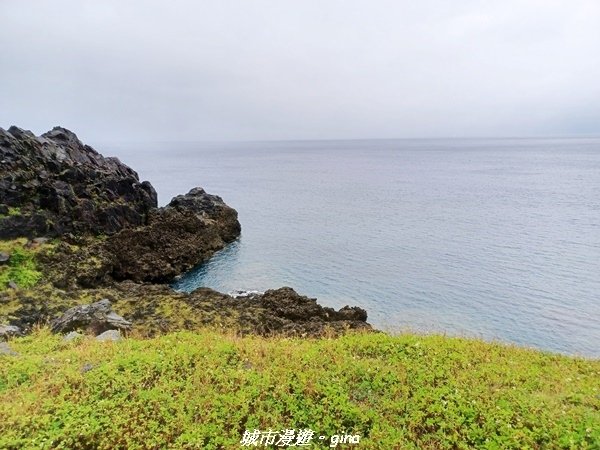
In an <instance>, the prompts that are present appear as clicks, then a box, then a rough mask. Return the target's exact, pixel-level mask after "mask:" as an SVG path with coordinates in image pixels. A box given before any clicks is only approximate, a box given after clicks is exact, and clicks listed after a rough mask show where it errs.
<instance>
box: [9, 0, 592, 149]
mask: <svg viewBox="0 0 600 450" xmlns="http://www.w3.org/2000/svg"><path fill="white" fill-rule="evenodd" d="M0 18H1V22H2V27H0V44H1V48H2V53H1V60H0V61H1V62H0V98H1V101H0V126H2V127H7V126H9V125H10V124H13V123H15V124H17V125H19V126H23V127H26V128H30V129H32V130H33V131H36V132H43V131H45V130H46V129H48V128H50V127H51V126H53V125H55V124H61V125H64V126H67V127H69V128H72V129H74V130H75V131H76V132H78V133H79V134H80V135H81V136H82V137H83V138H84V139H86V140H90V141H92V142H95V141H103V140H104V141H111V140H123V141H128V140H131V141H135V140H156V139H158V140H211V139H233V140H240V139H296V138H299V139H301V138H307V139H312V138H372V137H382V138H389V137H421V136H422V137H441V136H515V135H568V134H579V133H586V134H598V133H600V83H598V79H600V58H598V56H597V55H600V27H599V26H598V24H599V23H600V3H599V2H597V1H596V0H589V1H586V0H571V1H560V0H554V1H549V0H545V1H542V0H507V1H504V2H497V1H474V0H473V1H469V0H461V1H454V2H447V1H442V0H425V1H420V2H414V1H384V0H371V1H366V0H364V1H356V0H355V1H351V0H346V1H341V0H325V1H323V0H320V1H316V0H303V1H283V0H272V1H266V0H253V1H247V0H246V1H241V0H238V1H233V0H219V1H183V0H175V1H169V2H164V1H156V0H151V1H127V2H123V1H116V0H104V1H102V2H97V1H85V0H84V1H81V0H80V1H75V0H69V1H67V0H62V1H52V2H51V1H42V0H38V1H35V0H30V1H27V2H24V1H18V0H3V1H2V2H0Z"/></svg>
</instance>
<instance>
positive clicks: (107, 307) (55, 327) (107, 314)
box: [50, 299, 131, 334]
mask: <svg viewBox="0 0 600 450" xmlns="http://www.w3.org/2000/svg"><path fill="white" fill-rule="evenodd" d="M50 328H51V330H52V331H53V332H55V333H66V332H69V331H75V330H85V331H88V332H92V333H94V334H99V333H102V332H104V331H106V330H111V329H115V328H117V329H121V330H128V329H130V328H131V322H128V321H127V320H125V319H123V318H122V317H121V316H119V315H118V314H116V313H115V312H114V311H113V310H112V308H111V303H110V300H108V299H104V300H100V301H99V302H95V303H92V304H90V305H80V306H75V307H73V308H71V309H69V310H67V311H66V312H65V313H64V314H63V315H62V316H61V317H59V318H57V319H54V320H52V321H51V322H50Z"/></svg>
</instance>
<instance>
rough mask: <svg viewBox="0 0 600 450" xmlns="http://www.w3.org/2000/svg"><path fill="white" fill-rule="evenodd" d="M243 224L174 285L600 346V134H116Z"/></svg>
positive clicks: (563, 345) (167, 190) (144, 163)
mask: <svg viewBox="0 0 600 450" xmlns="http://www.w3.org/2000/svg"><path fill="white" fill-rule="evenodd" d="M100 150H101V151H102V152H103V153H104V154H114V155H117V156H119V157H120V158H121V159H122V160H123V161H124V162H126V163H128V164H129V165H131V166H133V167H134V168H135V169H136V170H137V171H138V172H139V174H140V176H141V178H143V179H148V180H150V181H151V182H152V183H153V185H154V186H155V187H156V189H157V190H158V192H159V198H160V202H161V203H163V204H164V203H167V202H168V201H169V200H170V198H171V197H172V196H174V195H176V194H178V193H183V192H187V191H188V190H189V189H190V188H191V187H193V186H202V187H204V188H205V189H206V190H207V191H208V192H210V193H216V194H219V195H220V196H222V197H223V198H224V200H225V201H226V202H227V203H228V204H229V205H231V206H233V207H234V208H236V209H237V210H238V212H239V218H240V221H241V223H242V229H243V230H242V236H241V238H240V239H239V241H237V242H235V243H234V244H232V245H230V246H229V247H228V248H226V249H225V250H223V251H221V252H220V253H218V254H217V255H216V256H215V257H214V258H212V259H211V260H210V261H209V262H207V263H205V264H204V265H202V266H200V267H198V268H197V269H195V270H193V271H192V272H191V273H189V274H187V275H186V276H185V277H184V278H183V279H182V280H181V281H180V282H178V283H177V287H178V288H180V289H185V290H192V289H194V288H196V287H198V286H209V287H212V288H215V289H217V290H220V291H224V292H228V291H232V290H236V289H247V290H261V291H262V290H266V289H269V288H274V287H279V286H291V287H293V288H294V289H296V290H297V291H298V292H300V293H303V294H306V295H309V296H313V297H317V298H319V301H320V302H321V303H323V304H325V305H329V306H333V307H341V306H343V305H346V304H350V305H360V306H362V307H364V308H366V309H367V311H368V313H369V320H370V322H372V323H373V324H374V325H376V326H377V327H379V328H383V329H387V330H392V331H394V330H413V331H428V332H441V333H447V334H450V335H467V336H476V337H482V338H485V339H490V340H501V341H505V342H513V343H517V344H521V345H526V346H533V347H538V348H542V349H547V350H552V351H558V352H564V353H571V354H581V355H587V356H596V357H597V356H600V139H535V140H532V139H519V140H372V141H370V140H365V141H318V142H317V141H298V142H265V143H256V142H254V143H202V144H189V143H186V144H173V143H165V144H160V143H156V144H151V145H111V146H104V147H101V148H100Z"/></svg>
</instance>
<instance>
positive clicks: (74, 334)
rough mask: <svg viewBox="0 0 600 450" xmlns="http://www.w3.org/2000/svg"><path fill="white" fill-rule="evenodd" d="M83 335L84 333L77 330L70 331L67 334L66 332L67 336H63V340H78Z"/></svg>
mask: <svg viewBox="0 0 600 450" xmlns="http://www.w3.org/2000/svg"><path fill="white" fill-rule="evenodd" d="M82 337H83V334H81V333H78V332H77V331H70V332H68V333H67V334H65V337H63V341H65V342H71V341H76V340H77V339H81V338H82Z"/></svg>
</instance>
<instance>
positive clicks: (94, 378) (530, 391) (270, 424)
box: [0, 329, 600, 449]
mask: <svg viewBox="0 0 600 450" xmlns="http://www.w3.org/2000/svg"><path fill="white" fill-rule="evenodd" d="M9 345H10V347H11V348H12V349H14V350H15V351H16V352H17V353H18V354H19V355H18V356H1V355H0V405H2V407H1V408H0V448H7V449H21V448H68V449H83V448H98V449H116V448H123V449H125V448H127V449H138V448H139V449H146V448H148V449H150V448H201V449H211V448H243V447H242V446H241V444H240V440H241V438H242V436H243V435H244V432H245V431H246V430H268V429H272V430H285V429H296V430H299V429H311V430H313V431H314V432H315V434H316V435H317V436H318V435H327V436H334V435H343V434H348V435H353V436H354V435H356V436H360V444H359V445H356V446H353V445H351V444H343V445H342V444H340V446H339V447H338V448H360V449H382V448H386V449H392V448H406V449H413V448H414V449H417V448H419V449H446V448H447V449H454V448H486V449H513V448H514V449H521V448H531V449H552V448H565V449H595V448H599V447H598V443H600V391H599V387H600V386H599V383H598V381H599V380H600V361H597V360H586V359H577V358H569V357H564V356H558V355H553V354H547V353H541V352H537V351H532V350H526V349H519V348H514V347H509V346H504V345H499V344H490V343H484V342H480V341H475V340H466V339H456V338H446V337H440V336H427V337H424V336H416V335H403V336H397V337H392V336H389V335H386V334H383V333H377V334H362V333H354V334H349V335H346V336H343V337H341V338H335V339H318V340H315V339H289V338H261V337H254V336H248V337H243V338H242V337H237V336H235V335H231V334H224V333H223V332H217V331H211V330H206V331H201V332H196V333H192V332H180V333H171V334H167V335H164V336H161V337H157V338H154V339H136V338H128V339H125V340H123V341H121V342H117V343H101V342H96V341H94V340H93V339H90V338H83V339H79V340H75V341H72V342H65V341H64V340H63V339H62V337H60V336H56V335H51V334H50V333H49V332H48V331H47V330H44V329H42V330H38V331H37V332H35V333H34V334H33V335H30V336H27V337H24V338H19V339H13V340H11V341H10V342H9ZM328 444H329V442H326V443H324V442H322V441H319V440H318V439H316V440H313V441H312V442H311V445H310V447H306V448H320V447H327V446H328ZM273 448H274V447H273Z"/></svg>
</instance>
